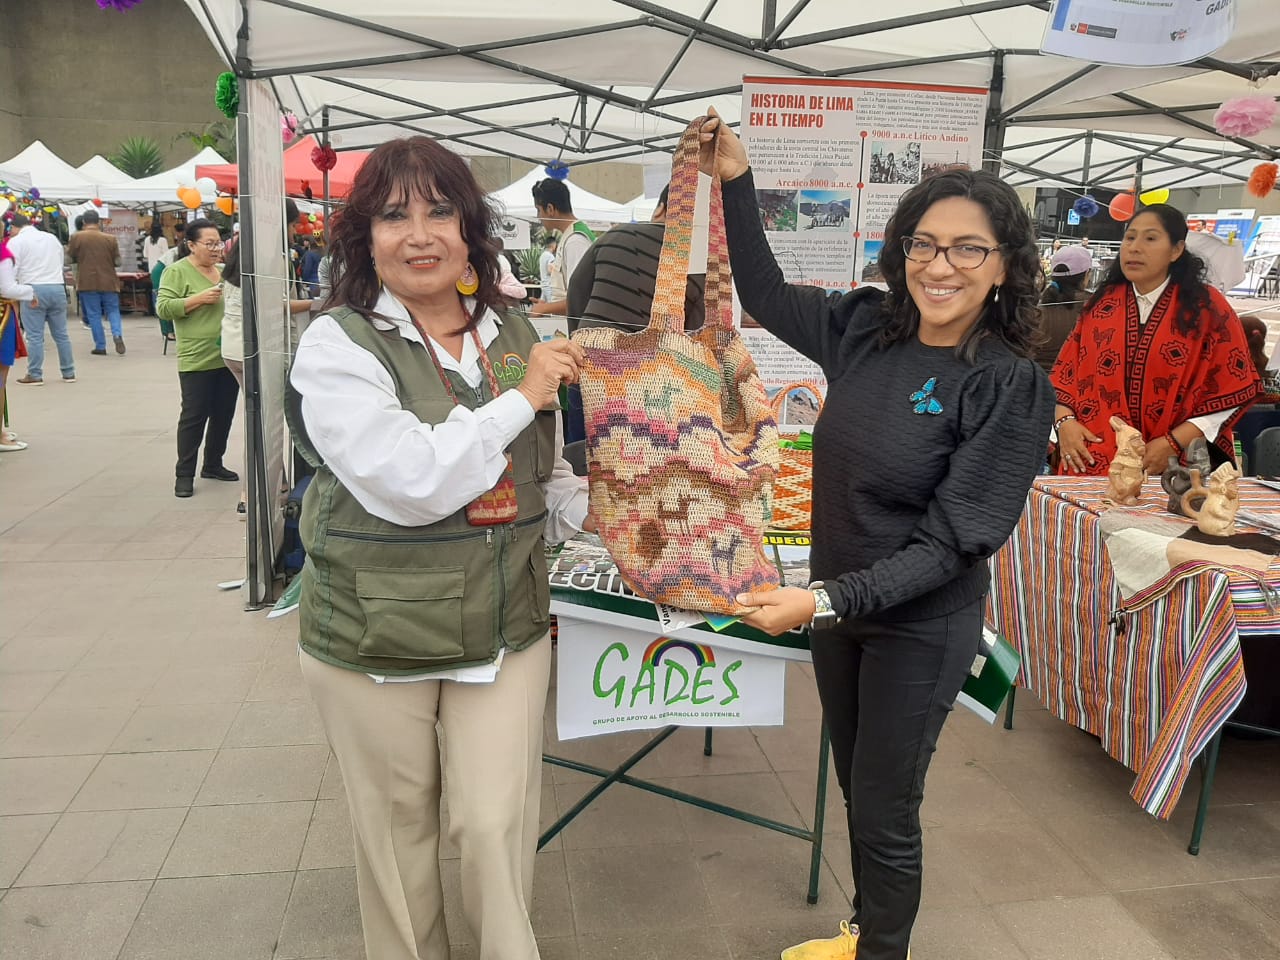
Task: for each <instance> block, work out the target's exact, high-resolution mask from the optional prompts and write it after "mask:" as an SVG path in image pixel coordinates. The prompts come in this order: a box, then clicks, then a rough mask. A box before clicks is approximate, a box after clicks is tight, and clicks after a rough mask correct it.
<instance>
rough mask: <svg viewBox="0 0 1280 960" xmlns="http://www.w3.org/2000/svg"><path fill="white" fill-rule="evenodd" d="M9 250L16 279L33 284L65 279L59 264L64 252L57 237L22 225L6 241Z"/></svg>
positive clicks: (56, 283)
mask: <svg viewBox="0 0 1280 960" xmlns="http://www.w3.org/2000/svg"><path fill="white" fill-rule="evenodd" d="M9 252H10V253H11V254H13V259H14V260H15V261H16V262H17V264H18V282H19V283H24V284H29V285H31V286H35V285H36V284H54V285H56V286H59V287H60V286H62V285H63V283H64V282H65V281H66V275H65V274H64V273H63V270H62V264H63V261H64V259H65V253H64V252H63V249H62V244H61V243H59V242H58V238H57V237H55V236H54V235H53V234H51V233H45V232H44V231H43V230H37V229H36V228H35V227H23V228H22V229H21V230H20V231H18V235H17V236H16V237H14V238H13V239H12V240H10V241H9Z"/></svg>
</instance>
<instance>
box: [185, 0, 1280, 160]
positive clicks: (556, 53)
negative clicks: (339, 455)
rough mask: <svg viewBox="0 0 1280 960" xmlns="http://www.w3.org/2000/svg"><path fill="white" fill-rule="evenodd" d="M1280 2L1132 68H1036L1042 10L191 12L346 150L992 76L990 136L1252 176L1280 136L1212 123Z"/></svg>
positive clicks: (394, 7)
mask: <svg viewBox="0 0 1280 960" xmlns="http://www.w3.org/2000/svg"><path fill="white" fill-rule="evenodd" d="M1274 3H1275V0H1235V4H1236V6H1237V29H1236V33H1235V36H1234V37H1233V38H1232V39H1231V41H1229V42H1228V44H1227V45H1226V46H1225V47H1223V48H1222V49H1221V50H1219V51H1217V52H1216V53H1215V54H1214V56H1213V57H1211V58H1207V59H1205V60H1201V61H1198V62H1196V63H1193V64H1187V65H1183V66H1172V67H1154V68H1126V67H1112V66H1099V65H1095V64H1088V63H1084V62H1081V61H1077V60H1069V59H1065V58H1061V57H1052V56H1041V55H1040V54H1039V53H1038V47H1039V45H1040V40H1041V38H1042V36H1043V34H1044V30H1045V25H1046V20H1047V17H1048V9H1049V4H1048V3H1047V2H1045V0H981V2H971V0H970V2H966V0H900V2H899V3H898V4H896V5H895V6H894V8H893V14H894V15H893V16H892V17H884V18H880V17H879V16H878V15H877V14H876V13H874V12H870V13H869V12H867V6H868V5H864V4H856V5H855V4H850V3H848V2H847V0H787V2H784V3H780V4H779V3H776V0H750V2H749V0H740V2H734V3H720V4H716V5H713V6H712V8H711V13H710V15H709V16H707V17H705V18H703V13H704V11H705V8H706V4H705V0H667V2H665V3H662V4H659V3H654V2H650V0H576V2H574V3H572V4H561V5H544V6H540V7H531V6H530V5H529V4H528V3H527V0H433V2H432V3H430V4H423V3H422V2H421V0H376V2H375V0H187V4H188V6H189V7H190V8H191V9H192V11H193V13H194V14H195V15H196V17H197V19H198V20H199V21H200V22H201V23H202V24H203V25H204V27H205V29H206V31H207V32H208V34H209V36H210V39H211V40H212V41H213V43H214V45H215V46H216V47H217V49H219V50H220V51H221V53H222V55H223V57H224V59H225V60H226V61H227V63H228V64H236V63H238V67H237V69H238V72H240V73H241V74H242V75H244V76H251V77H260V78H271V79H272V83H273V86H274V89H275V92H276V96H277V99H278V100H279V102H280V104H281V105H282V106H283V107H285V108H287V109H290V110H293V111H294V112H295V113H297V114H298V116H299V117H300V118H303V119H304V122H305V123H306V124H307V126H308V128H309V129H311V130H319V129H320V128H321V126H322V124H323V121H324V118H325V116H326V115H327V117H328V121H329V125H330V129H331V130H333V131H334V132H335V133H336V137H335V145H336V146H338V148H339V149H347V148H352V147H358V146H368V145H373V144H376V143H379V142H381V141H383V140H386V139H388V138H391V137H395V136H404V135H406V133H409V132H421V133H426V134H428V135H431V136H436V137H440V138H444V139H447V140H450V141H451V143H452V145H453V146H454V148H455V149H457V150H458V151H459V152H462V153H496V154H503V155H508V156H514V157H518V158H520V159H524V160H529V161H532V162H535V163H539V164H541V163H543V162H545V161H547V160H550V159H553V158H556V157H557V156H559V157H561V158H563V159H564V160H566V161H567V162H569V163H571V164H572V163H585V162H591V161H598V160H610V159H626V158H638V157H640V156H642V155H644V154H646V153H653V152H655V151H667V152H669V151H670V150H671V149H672V148H673V146H674V143H675V140H676V138H677V137H678V134H679V131H680V129H681V128H682V127H683V125H684V123H685V122H686V121H687V119H688V118H690V117H692V116H695V115H697V114H698V113H701V112H702V111H703V109H704V108H705V105H706V104H707V103H709V102H712V103H714V104H715V105H716V108H717V109H718V110H719V111H720V112H721V114H722V115H724V116H725V117H726V119H727V120H729V121H730V122H736V121H737V120H738V118H739V112H740V111H739V91H740V85H741V78H742V77H743V76H744V75H750V76H798V75H812V76H849V77H865V78H869V79H883V80H905V81H922V80H923V81H928V82H934V83H937V82H946V83H954V84H965V85H978V86H986V85H988V84H990V83H991V82H992V79H993V76H998V77H999V78H1000V79H1002V81H1003V93H1002V96H1001V100H1000V111H1001V112H1000V115H999V120H1000V121H1001V122H1002V123H1005V124H1007V125H1008V127H1009V129H1010V130H1014V131H1017V130H1019V129H1021V128H1032V129H1031V130H1029V131H1028V135H1027V136H1025V137H1022V139H1031V140H1044V139H1045V137H1046V136H1049V135H1051V133H1052V132H1055V131H1060V130H1063V129H1064V128H1065V129H1066V130H1083V129H1094V130H1098V131H1104V132H1108V131H1109V132H1114V133H1116V134H1118V135H1122V136H1132V135H1134V134H1141V135H1143V136H1145V137H1148V138H1162V139H1163V141H1168V140H1170V139H1172V138H1176V137H1183V138H1197V139H1201V140H1205V139H1207V140H1210V141H1212V142H1213V144H1214V145H1216V146H1218V147H1220V148H1225V149H1226V150H1227V151H1229V152H1231V151H1234V152H1247V153H1248V154H1250V155H1252V156H1253V157H1254V158H1255V162H1256V158H1257V157H1259V156H1270V155H1273V154H1274V153H1275V152H1276V144H1278V143H1280V125H1276V126H1273V127H1271V128H1270V129H1269V130H1267V131H1264V132H1263V133H1262V134H1259V135H1258V136H1257V137H1256V138H1254V139H1253V140H1252V141H1235V142H1231V141H1225V140H1223V139H1222V138H1219V137H1217V135H1216V134H1215V133H1214V132H1213V127H1212V114H1213V111H1214V109H1216V107H1217V106H1218V104H1219V103H1221V101H1222V100H1223V99H1224V98H1226V97H1229V96H1237V95H1241V94H1243V93H1246V92H1248V90H1249V87H1248V83H1247V79H1248V78H1250V77H1259V78H1261V77H1265V76H1270V75H1273V74H1275V73H1277V72H1280V18H1276V17H1275V16H1274V15H1273V14H1274ZM242 9H243V10H244V11H247V15H248V18H249V27H250V30H249V32H248V38H247V41H246V42H245V44H244V45H243V47H238V46H237V39H236V34H237V30H238V28H239V25H240V19H241V12H242ZM298 37H306V38H307V42H306V43H304V44H300V43H298V42H297V38H298ZM1276 86H1277V87H1280V84H1276ZM1267 92H1280V90H1277V91H1273V90H1272V89H1271V88H1269V89H1268V91H1267ZM1041 127H1048V128H1050V130H1048V131H1044V130H1039V131H1037V130H1036V129H1035V128H1041ZM1010 139H1011V141H1012V142H1014V143H1016V142H1017V140H1018V139H1019V137H1012V138H1010ZM1095 146H1096V144H1095ZM1111 146H1113V147H1116V148H1120V145H1119V144H1112V145H1111ZM1145 149H1148V148H1145V147H1144V148H1137V147H1135V148H1131V149H1130V151H1129V152H1130V155H1131V156H1134V155H1136V154H1138V153H1141V152H1143V151H1144V150H1145ZM1041 152H1043V150H1042V151H1041ZM1033 166H1034V165H1033ZM1211 166H1217V165H1211ZM1229 166H1239V164H1234V163H1233V164H1229ZM1050 172H1052V171H1050ZM1202 172H1203V171H1202ZM1206 175H1207V174H1206ZM1246 175H1247V172H1246ZM1068 179H1069V178H1068Z"/></svg>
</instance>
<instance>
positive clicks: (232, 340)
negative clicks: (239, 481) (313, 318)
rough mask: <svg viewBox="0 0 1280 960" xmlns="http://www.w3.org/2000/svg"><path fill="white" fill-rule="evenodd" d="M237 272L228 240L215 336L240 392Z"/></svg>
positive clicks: (294, 309)
mask: <svg viewBox="0 0 1280 960" xmlns="http://www.w3.org/2000/svg"><path fill="white" fill-rule="evenodd" d="M242 280H243V278H242V276H241V273H240V244H239V243H238V242H236V243H232V244H230V247H229V249H228V250H227V253H226V257H225V259H224V260H223V264H222V333H221V335H220V337H219V339H218V343H219V346H220V348H221V350H222V362H223V363H224V364H226V367H227V369H228V370H230V371H231V375H232V376H233V377H235V378H236V384H237V385H238V386H239V388H240V392H241V393H244V295H243V288H242ZM311 307H312V301H310V300H290V301H289V312H290V313H292V314H299V313H306V312H307V311H309V310H310V309H311ZM236 513H237V514H238V515H239V517H240V519H241V520H244V519H246V516H247V515H246V512H245V489H244V487H243V486H242V487H241V488H240V502H239V503H238V504H236Z"/></svg>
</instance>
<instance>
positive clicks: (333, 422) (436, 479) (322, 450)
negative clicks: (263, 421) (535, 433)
mask: <svg viewBox="0 0 1280 960" xmlns="http://www.w3.org/2000/svg"><path fill="white" fill-rule="evenodd" d="M466 303H467V309H468V311H470V309H471V308H472V304H473V301H471V300H467V301H466ZM374 309H375V310H376V312H377V313H378V314H379V315H381V316H384V317H388V318H390V322H386V323H382V324H381V326H382V327H383V329H387V330H390V329H395V330H396V332H397V333H399V335H400V336H401V337H403V338H404V339H406V340H411V341H414V342H417V343H422V342H423V341H422V335H421V334H420V333H419V332H418V329H417V327H416V326H414V324H413V321H412V320H410V318H409V313H408V311H407V310H406V309H405V308H404V306H403V305H402V304H401V303H400V302H399V301H398V300H397V299H396V298H395V297H394V296H393V295H392V294H391V293H389V292H388V291H386V290H384V291H383V292H382V295H381V296H380V297H379V298H378V302H377V304H376V305H375V307H374ZM501 322H502V321H501V320H500V319H499V317H498V316H497V314H495V313H494V312H493V311H488V312H486V313H485V315H484V317H483V318H482V319H481V321H480V323H479V325H478V326H477V328H476V332H477V333H479V335H480V340H481V342H482V343H483V344H484V346H485V347H486V348H488V346H489V345H490V344H491V343H493V341H494V340H495V339H496V338H497V336H498V328H499V325H500V324H501ZM432 346H433V347H434V349H435V352H436V356H437V357H439V359H440V366H441V367H443V368H444V369H445V370H452V371H454V372H455V373H458V374H459V375H460V376H461V377H462V378H463V379H464V380H465V381H466V382H467V384H468V385H469V386H471V387H478V386H479V385H480V382H481V380H482V378H483V377H484V371H483V369H482V368H481V366H480V353H479V351H478V350H477V349H476V344H475V341H474V340H473V339H472V338H471V337H464V338H463V347H462V357H461V359H458V360H455V359H454V358H453V357H452V356H451V355H450V354H449V352H448V351H447V350H445V349H444V348H443V347H441V346H440V344H438V343H436V342H435V340H434V339H432ZM290 381H291V382H292V384H293V386H294V387H295V388H296V389H297V390H298V392H299V393H301V394H302V418H303V421H304V422H305V423H306V425H307V433H308V435H309V436H310V438H311V442H312V443H313V444H314V445H315V448H316V451H317V452H318V453H319V454H320V456H321V457H323V458H324V461H325V465H326V466H328V467H329V469H330V470H332V471H333V473H334V476H336V477H337V478H338V480H340V481H341V482H342V485H343V486H344V487H346V488H347V490H349V491H350V492H351V495H352V496H354V497H355V498H356V500H357V501H358V502H359V504H360V505H361V506H362V507H364V509H366V510H368V511H369V512H370V513H371V514H373V515H374V516H376V517H380V518H382V519H383V520H387V521H389V522H391V523H396V524H400V525H402V526H422V525H425V524H430V523H438V522H439V521H441V520H443V519H445V518H446V517H450V516H452V515H453V514H455V513H457V512H458V511H459V510H461V509H462V508H463V507H464V506H466V505H467V504H468V503H470V502H471V501H472V500H474V499H475V498H476V497H478V496H480V495H481V494H482V493H484V492H485V491H487V490H489V489H491V488H492V487H493V485H494V484H495V483H497V482H498V478H499V477H500V476H501V475H502V472H503V471H504V470H505V469H506V465H507V459H506V452H505V451H506V448H507V447H508V446H510V445H511V443H512V441H514V440H515V438H516V437H517V436H518V435H519V434H520V432H521V431H522V430H524V429H525V428H526V427H528V426H529V424H531V423H532V422H533V417H534V411H533V407H531V406H530V405H529V401H528V400H527V399H525V396H524V394H523V393H521V392H520V391H519V390H508V391H506V392H505V393H503V394H502V395H500V396H499V397H497V398H495V399H493V400H490V401H489V402H488V403H486V404H483V405H482V406H480V407H478V408H476V409H475V410H468V409H467V408H466V407H464V406H462V405H461V404H459V405H458V406H455V407H454V408H453V410H452V411H451V412H450V413H449V416H448V417H447V418H446V419H445V420H444V422H443V423H437V424H430V423H423V422H422V421H421V420H419V419H418V418H417V416H415V415H414V414H413V413H411V412H409V411H408V410H405V409H404V408H403V407H401V406H400V399H399V397H398V396H397V395H396V388H395V383H394V381H393V380H392V379H391V374H390V373H389V372H388V371H387V368H386V367H384V366H383V365H382V364H381V363H379V362H378V360H377V359H376V358H375V357H374V356H373V354H371V353H369V352H368V351H367V350H364V349H363V348H361V347H358V346H356V344H355V343H353V342H352V341H351V338H350V337H348V336H347V335H346V334H345V333H344V332H343V330H342V328H341V327H340V326H339V325H338V324H337V322H336V321H334V320H333V318H332V317H330V316H328V315H327V314H325V315H322V316H319V317H317V318H316V319H315V320H313V321H312V322H311V324H310V326H308V327H307V329H306V332H305V333H303V335H302V339H301V340H300V341H299V343H298V350H297V355H296V359H295V360H294V364H293V371H292V373H290ZM563 446H564V438H563V432H562V429H561V426H560V419H559V417H557V418H556V451H557V454H559V451H560V450H561V448H562V447H563ZM543 493H544V495H545V497H546V503H547V524H546V538H547V540H548V541H550V542H553V543H560V542H562V541H564V540H567V539H568V538H569V537H571V536H573V534H574V533H576V532H577V531H579V530H581V529H582V523H583V521H584V520H585V519H586V515H587V482H586V480H585V479H583V478H581V477H575V476H574V475H573V469H572V468H571V467H570V466H569V464H568V463H567V462H566V461H565V460H564V458H563V457H560V456H557V460H556V465H555V468H554V469H553V471H552V475H551V479H550V480H549V481H548V482H547V483H546V484H545V485H544V487H543ZM501 662H502V658H501V656H499V658H498V660H497V661H496V662H495V663H492V664H488V665H486V666H480V667H471V668H462V669H459V670H448V671H442V672H439V673H431V674H426V675H424V676H420V677H408V678H405V679H406V680H467V681H478V682H484V681H489V680H492V679H493V678H494V677H495V676H496V675H497V671H498V666H499V665H500V664H501ZM370 676H372V677H373V678H374V679H375V680H377V681H378V682H382V681H383V680H386V679H388V678H385V677H380V676H376V675H374V674H370Z"/></svg>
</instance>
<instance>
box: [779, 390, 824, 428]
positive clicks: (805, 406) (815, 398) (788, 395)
mask: <svg viewBox="0 0 1280 960" xmlns="http://www.w3.org/2000/svg"><path fill="white" fill-rule="evenodd" d="M765 392H766V393H767V394H768V396H769V401H770V403H771V404H772V405H773V414H774V416H775V417H776V418H777V420H778V429H779V430H784V429H785V430H786V432H787V433H793V432H795V430H798V429H802V428H803V429H812V428H813V425H814V424H815V423H817V422H818V413H819V411H820V410H821V409H822V397H823V394H824V393H826V385H825V383H824V384H822V385H819V384H816V383H790V384H787V385H786V386H783V387H778V388H776V389H773V390H770V389H768V388H766V389H765Z"/></svg>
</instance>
